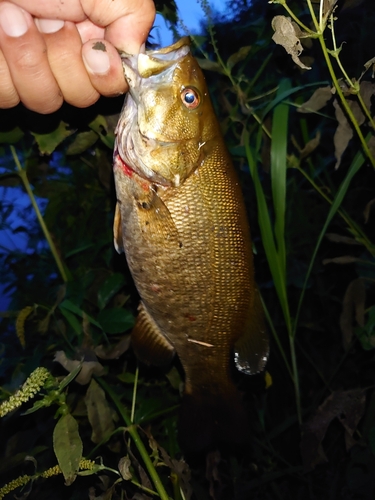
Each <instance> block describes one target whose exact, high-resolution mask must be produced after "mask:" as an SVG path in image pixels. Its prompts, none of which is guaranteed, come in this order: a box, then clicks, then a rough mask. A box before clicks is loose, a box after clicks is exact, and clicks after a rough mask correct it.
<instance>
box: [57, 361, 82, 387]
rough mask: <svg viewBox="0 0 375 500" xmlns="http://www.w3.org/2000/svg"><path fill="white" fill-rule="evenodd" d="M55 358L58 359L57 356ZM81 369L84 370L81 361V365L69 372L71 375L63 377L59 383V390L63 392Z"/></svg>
mask: <svg viewBox="0 0 375 500" xmlns="http://www.w3.org/2000/svg"><path fill="white" fill-rule="evenodd" d="M56 354H57V353H56ZM55 360H56V357H55ZM81 370H82V364H81V363H79V365H77V366H76V368H74V369H73V370H72V371H71V372H70V373H69V375H67V376H66V377H65V378H63V379H62V381H61V382H60V384H59V391H60V392H61V391H62V390H63V389H65V387H66V386H68V385H69V384H70V382H72V381H73V380H74V379H75V378H76V376H77V375H78V374H79V372H80V371H81Z"/></svg>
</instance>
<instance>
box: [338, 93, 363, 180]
mask: <svg viewBox="0 0 375 500" xmlns="http://www.w3.org/2000/svg"><path fill="white" fill-rule="evenodd" d="M347 103H348V105H349V107H350V109H351V110H352V113H353V115H354V117H355V119H356V120H357V122H358V125H362V123H363V122H364V121H365V115H364V114H363V112H362V110H361V108H360V106H359V104H358V103H357V102H356V101H352V100H347ZM333 106H334V108H335V115H336V119H337V121H338V122H339V124H338V127H337V129H336V132H335V135H334V137H333V142H334V145H335V158H336V160H337V161H336V165H335V170H337V169H338V168H339V166H340V163H341V158H342V155H343V153H344V151H345V150H346V148H347V147H348V144H349V141H350V139H351V138H352V137H353V129H352V127H351V125H350V123H349V121H348V119H347V118H346V115H345V113H344V111H343V110H342V107H341V103H339V102H338V100H337V99H335V100H334V101H333Z"/></svg>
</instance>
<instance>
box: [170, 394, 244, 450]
mask: <svg viewBox="0 0 375 500" xmlns="http://www.w3.org/2000/svg"><path fill="white" fill-rule="evenodd" d="M249 437H250V436H249V419H248V416H247V413H246V411H245V407H244V405H243V402H242V398H241V395H240V393H239V391H238V390H237V388H236V387H235V386H234V385H233V387H231V388H230V389H228V390H227V391H225V392H221V393H220V394H212V393H211V392H208V391H207V392H204V391H200V392H197V391H193V392H191V393H190V394H185V395H184V397H183V400H182V405H181V410H180V419H179V442H180V445H181V448H182V449H183V450H184V451H201V450H204V449H208V448H211V447H212V446H215V445H217V444H218V443H225V444H226V445H229V446H233V447H238V446H240V445H244V444H247V443H248V442H249Z"/></svg>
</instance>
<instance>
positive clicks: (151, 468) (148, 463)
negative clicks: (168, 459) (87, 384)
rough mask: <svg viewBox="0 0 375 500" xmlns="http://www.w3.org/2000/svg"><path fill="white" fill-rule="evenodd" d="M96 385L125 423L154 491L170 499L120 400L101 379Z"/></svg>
mask: <svg viewBox="0 0 375 500" xmlns="http://www.w3.org/2000/svg"><path fill="white" fill-rule="evenodd" d="M96 380H97V381H98V383H99V384H100V385H101V386H102V387H103V389H104V390H105V391H106V392H107V394H108V395H109V396H110V397H111V399H112V401H113V402H114V404H115V406H116V408H117V410H118V412H119V414H120V415H121V417H122V418H123V420H124V422H125V423H126V425H127V427H128V429H127V430H128V432H129V434H130V436H131V437H132V439H133V441H134V444H135V445H136V447H137V449H138V451H139V453H140V455H141V457H142V460H143V462H144V464H145V466H146V469H147V471H148V473H149V474H150V477H151V479H152V482H153V483H154V486H155V489H156V491H157V492H158V494H159V496H160V498H161V499H162V500H170V497H169V496H168V494H167V492H166V491H165V488H164V485H163V483H162V482H161V480H160V477H159V475H158V473H157V472H156V469H155V467H154V464H153V463H152V461H151V458H150V456H149V454H148V452H147V450H146V447H145V445H144V444H143V441H142V440H141V438H140V436H139V434H138V431H137V427H136V425H134V424H133V423H132V421H131V419H130V418H129V415H128V414H127V412H126V411H125V409H124V406H123V404H122V403H121V401H120V399H119V398H118V397H117V395H116V394H115V392H114V391H113V390H112V389H111V387H110V386H109V385H108V384H107V383H106V382H105V381H104V380H103V379H102V378H97V379H96Z"/></svg>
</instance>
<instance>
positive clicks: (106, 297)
mask: <svg viewBox="0 0 375 500" xmlns="http://www.w3.org/2000/svg"><path fill="white" fill-rule="evenodd" d="M124 284H125V277H124V276H123V275H122V274H120V273H115V274H111V276H109V278H107V279H106V280H105V282H104V283H103V285H102V286H101V287H100V289H99V291H98V305H99V307H100V309H104V307H105V306H106V305H107V304H108V302H109V301H110V300H111V298H112V297H113V295H114V294H115V293H116V292H118V291H119V290H120V288H121V287H122V286H123V285H124Z"/></svg>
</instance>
